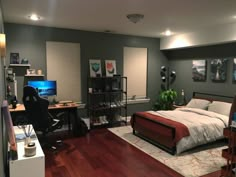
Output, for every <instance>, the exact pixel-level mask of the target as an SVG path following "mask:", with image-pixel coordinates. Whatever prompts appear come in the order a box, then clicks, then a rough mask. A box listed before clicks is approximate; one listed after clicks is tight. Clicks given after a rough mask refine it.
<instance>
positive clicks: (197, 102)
mask: <svg viewBox="0 0 236 177" xmlns="http://www.w3.org/2000/svg"><path fill="white" fill-rule="evenodd" d="M210 103H211V102H210V101H208V100H204V99H197V98H192V99H191V100H190V102H189V103H188V104H187V105H186V107H188V108H198V109H204V110H207V108H208V105H209V104H210Z"/></svg>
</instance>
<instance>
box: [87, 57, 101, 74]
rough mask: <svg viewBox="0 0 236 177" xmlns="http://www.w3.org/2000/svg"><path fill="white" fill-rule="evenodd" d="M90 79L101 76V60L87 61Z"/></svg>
mask: <svg viewBox="0 0 236 177" xmlns="http://www.w3.org/2000/svg"><path fill="white" fill-rule="evenodd" d="M89 65H90V77H100V76H102V69H101V60H89Z"/></svg>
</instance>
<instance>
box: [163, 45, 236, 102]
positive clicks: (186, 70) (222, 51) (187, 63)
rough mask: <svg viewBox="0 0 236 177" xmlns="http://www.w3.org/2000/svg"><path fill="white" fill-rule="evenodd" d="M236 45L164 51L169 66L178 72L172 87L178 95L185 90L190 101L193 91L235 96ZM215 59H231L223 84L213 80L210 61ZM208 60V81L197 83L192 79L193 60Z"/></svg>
mask: <svg viewBox="0 0 236 177" xmlns="http://www.w3.org/2000/svg"><path fill="white" fill-rule="evenodd" d="M235 49H236V43H228V44H220V45H212V46H204V47H195V48H188V49H177V50H170V51H163V53H164V54H165V55H166V56H167V58H168V59H169V66H170V68H171V69H173V70H175V71H176V72H177V78H176V81H175V83H174V84H173V85H172V87H173V88H175V89H177V91H178V93H180V92H181V89H184V90H185V93H186V96H187V98H188V99H190V98H191V96H192V92H193V91H199V92H206V93H214V94H223V95H228V96H234V95H235V93H236V84H235V83H233V82H232V73H233V58H234V57H235V58H236V50H235ZM214 58H229V61H228V63H227V80H226V81H225V82H223V83H216V82H213V81H212V80H211V73H210V61H211V59H214ZM196 59H206V60H207V79H206V81H205V82H196V81H193V79H192V60H196Z"/></svg>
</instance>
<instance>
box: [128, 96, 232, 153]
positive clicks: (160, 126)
mask: <svg viewBox="0 0 236 177" xmlns="http://www.w3.org/2000/svg"><path fill="white" fill-rule="evenodd" d="M193 98H203V99H208V100H211V101H213V100H218V101H226V102H232V99H233V97H231V96H224V95H216V94H208V93H201V92H193ZM214 98H216V99H214ZM131 125H132V127H133V134H134V135H136V136H138V137H140V138H142V139H144V140H146V141H148V142H150V143H152V144H154V145H156V146H158V147H160V148H161V149H163V150H165V151H167V152H168V153H170V154H173V155H174V154H175V153H176V143H174V138H175V132H176V130H175V127H172V126H170V125H167V124H164V123H162V122H158V121H153V120H151V119H148V118H146V117H144V116H141V115H138V114H137V113H134V114H133V115H132V122H131Z"/></svg>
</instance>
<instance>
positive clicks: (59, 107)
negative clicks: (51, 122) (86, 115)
mask: <svg viewBox="0 0 236 177" xmlns="http://www.w3.org/2000/svg"><path fill="white" fill-rule="evenodd" d="M79 106H80V105H78V104H76V103H67V104H55V105H49V107H48V111H49V112H50V113H55V112H67V114H68V130H69V131H71V115H73V117H74V121H76V119H77V108H78V107H79ZM9 110H10V112H11V114H12V117H13V119H14V116H15V115H17V114H20V113H24V112H25V107H24V105H23V104H19V105H17V107H16V109H11V108H10V109H9ZM13 122H14V120H13Z"/></svg>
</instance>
